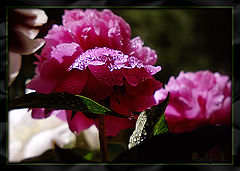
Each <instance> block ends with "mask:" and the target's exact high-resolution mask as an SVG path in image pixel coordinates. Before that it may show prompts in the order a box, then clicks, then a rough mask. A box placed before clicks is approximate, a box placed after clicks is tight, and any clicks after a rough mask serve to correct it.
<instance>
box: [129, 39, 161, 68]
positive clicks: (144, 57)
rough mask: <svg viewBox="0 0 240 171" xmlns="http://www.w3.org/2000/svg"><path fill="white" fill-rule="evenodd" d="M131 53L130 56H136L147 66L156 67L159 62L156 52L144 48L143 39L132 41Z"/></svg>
mask: <svg viewBox="0 0 240 171" xmlns="http://www.w3.org/2000/svg"><path fill="white" fill-rule="evenodd" d="M130 43H131V45H130V46H131V52H130V54H129V55H131V56H134V57H136V58H138V59H139V60H141V61H142V62H143V64H145V65H154V64H155V63H156V61H157V54H156V51H155V50H152V49H151V48H149V47H143V44H144V43H143V41H142V40H141V38H140V37H139V36H138V37H135V38H133V39H132V40H131V41H130Z"/></svg>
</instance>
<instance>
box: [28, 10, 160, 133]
mask: <svg viewBox="0 0 240 171" xmlns="http://www.w3.org/2000/svg"><path fill="white" fill-rule="evenodd" d="M45 42H46V44H45V46H44V48H43V49H42V52H41V54H40V55H36V56H37V58H38V60H39V62H37V63H36V64H37V67H36V76H35V77H34V78H33V79H32V81H31V82H30V83H29V84H28V86H27V87H28V88H31V89H34V90H36V91H37V92H41V93H51V92H68V93H72V94H81V95H84V96H87V97H89V98H92V99H93V100H95V101H98V102H99V103H101V104H103V105H105V106H107V107H109V108H111V109H112V110H114V111H116V112H118V113H120V114H123V115H126V116H128V115H130V114H132V112H133V111H143V110H145V109H147V108H149V107H151V106H152V105H155V104H156V102H155V99H154V96H153V95H154V92H155V91H156V90H158V89H159V88H161V83H160V82H159V81H156V80H155V79H154V77H153V75H154V74H155V73H157V72H158V71H160V70H161V67H160V66H157V67H154V66H152V65H153V64H154V63H155V62H156V60H157V55H156V52H155V51H154V50H152V49H150V48H149V47H144V46H143V41H142V40H141V39H140V38H139V37H136V38H134V39H132V40H131V30H130V27H129V25H128V24H127V23H126V22H125V21H124V20H123V19H122V18H121V17H118V16H116V15H114V14H113V13H112V12H111V11H110V10H103V11H101V12H100V11H97V10H94V9H88V10H86V11H84V10H80V9H75V10H65V14H64V15H63V25H61V26H58V25H54V26H53V28H52V29H51V30H50V31H49V33H48V35H47V36H46V37H45ZM50 115H57V116H59V117H61V118H63V119H64V118H65V119H66V120H67V121H68V123H69V128H70V129H71V130H72V131H73V132H77V133H78V132H80V131H82V130H84V129H86V128H88V127H90V126H91V125H93V124H95V125H96V126H98V119H97V118H96V119H94V118H89V117H87V116H85V115H84V114H83V113H82V112H77V113H76V114H75V115H74V117H73V118H72V111H65V110H55V111H48V110H45V109H33V110H32V116H33V117H34V118H45V117H48V116H50ZM105 123H106V134H107V135H109V136H115V135H116V134H117V133H118V132H119V131H120V130H122V129H126V128H130V127H133V126H134V124H135V121H134V120H129V119H124V118H117V117H114V116H105Z"/></svg>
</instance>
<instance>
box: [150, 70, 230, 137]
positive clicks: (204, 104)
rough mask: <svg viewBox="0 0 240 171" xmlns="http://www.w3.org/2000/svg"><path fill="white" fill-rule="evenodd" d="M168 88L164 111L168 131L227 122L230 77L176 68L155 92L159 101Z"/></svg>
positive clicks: (226, 123)
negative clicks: (173, 73)
mask: <svg viewBox="0 0 240 171" xmlns="http://www.w3.org/2000/svg"><path fill="white" fill-rule="evenodd" d="M167 92H170V98H169V104H168V106H167V108H166V111H165V115H166V120H167V123H168V127H169V130H170V131H171V132H176V133H178V132H186V131H192V130H194V129H195V128H197V127H200V126H204V125H208V124H213V125H230V124H231V81H230V80H229V77H228V76H224V75H220V74H219V73H211V72H210V71H198V72H195V73H193V72H187V73H184V72H180V74H179V76H178V77H177V78H176V79H175V78H174V77H171V78H170V79H169V82H168V84H166V85H165V89H160V90H158V91H156V93H155V95H154V96H155V99H156V101H158V102H159V101H161V100H162V99H163V98H164V97H166V95H167Z"/></svg>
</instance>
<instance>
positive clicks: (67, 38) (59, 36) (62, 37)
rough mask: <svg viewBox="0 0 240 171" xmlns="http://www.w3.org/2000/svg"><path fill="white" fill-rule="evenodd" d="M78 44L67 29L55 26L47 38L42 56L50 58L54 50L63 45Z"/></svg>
mask: <svg viewBox="0 0 240 171" xmlns="http://www.w3.org/2000/svg"><path fill="white" fill-rule="evenodd" d="M72 42H76V41H75V40H74V38H73V36H72V34H71V33H70V32H69V30H67V29H66V28H64V27H62V26H58V25H53V27H52V29H51V30H50V31H49V32H48V35H47V36H46V37H45V46H44V48H43V49H42V52H41V56H43V57H44V58H48V56H49V55H50V53H51V51H52V48H53V47H56V46H57V45H59V44H61V43H72Z"/></svg>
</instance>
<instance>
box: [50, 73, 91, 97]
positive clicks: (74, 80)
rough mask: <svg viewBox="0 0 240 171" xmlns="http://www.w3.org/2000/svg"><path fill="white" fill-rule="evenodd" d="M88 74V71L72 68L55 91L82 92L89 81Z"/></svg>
mask: <svg viewBox="0 0 240 171" xmlns="http://www.w3.org/2000/svg"><path fill="white" fill-rule="evenodd" d="M87 79H88V75H87V72H86V71H78V70H72V71H70V72H69V73H68V75H67V76H66V77H65V78H64V80H63V81H61V82H60V83H58V85H57V86H56V88H55V92H68V93H72V94H80V93H81V91H82V90H83V88H84V86H85V85H86V83H87Z"/></svg>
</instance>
